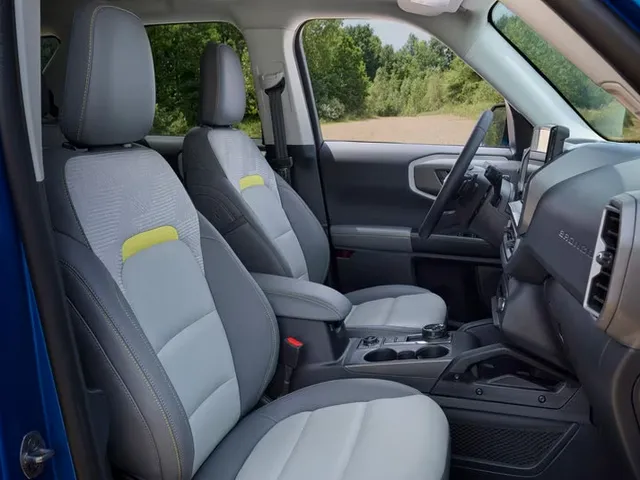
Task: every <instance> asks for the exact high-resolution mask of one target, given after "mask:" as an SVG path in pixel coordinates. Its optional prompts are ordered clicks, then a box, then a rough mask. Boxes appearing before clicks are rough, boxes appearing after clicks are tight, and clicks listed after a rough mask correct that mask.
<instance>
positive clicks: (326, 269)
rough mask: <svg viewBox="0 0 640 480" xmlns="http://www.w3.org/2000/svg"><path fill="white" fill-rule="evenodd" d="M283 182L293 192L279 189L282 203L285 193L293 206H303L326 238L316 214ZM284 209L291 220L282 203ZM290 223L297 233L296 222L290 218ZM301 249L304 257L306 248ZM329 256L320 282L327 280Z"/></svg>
mask: <svg viewBox="0 0 640 480" xmlns="http://www.w3.org/2000/svg"><path fill="white" fill-rule="evenodd" d="M280 178H281V179H282V177H280ZM282 182H283V183H284V184H286V186H287V187H288V188H289V190H291V191H289V190H287V189H286V188H285V187H283V190H282V192H280V191H279V188H278V191H279V193H280V194H281V195H280V203H282V193H285V194H287V195H288V196H289V197H290V198H291V199H293V200H294V201H293V202H292V204H293V205H294V206H297V205H302V208H303V210H306V212H307V214H308V215H310V216H311V217H312V218H314V219H315V220H316V222H317V224H316V226H317V229H319V230H320V231H321V232H322V233H321V234H322V235H325V237H326V234H325V232H324V229H323V228H322V225H320V222H319V221H318V218H317V217H316V216H315V214H314V213H313V212H312V211H311V209H310V208H309V206H308V205H307V204H306V203H305V201H304V200H302V198H301V197H300V196H298V194H297V193H296V192H295V190H293V189H292V188H291V187H290V186H289V184H288V183H286V182H285V181H284V179H282ZM277 183H278V182H277V181H276V187H278V185H277ZM296 197H298V198H296ZM298 200H300V201H298ZM282 209H283V210H284V213H285V215H286V216H287V218H289V214H288V213H287V210H286V209H285V208H284V203H282ZM289 223H290V224H291V228H292V229H293V231H294V233H295V227H294V226H293V225H294V223H295V222H292V221H291V219H290V218H289ZM296 238H297V235H296ZM298 243H300V240H299V239H298ZM300 248H301V249H302V254H303V256H304V248H302V243H300ZM327 252H328V249H327ZM329 256H330V255H329V254H327V261H326V262H324V263H325V266H324V268H323V270H324V273H323V275H322V276H321V277H320V281H324V279H326V278H327V273H328V272H329ZM306 261H307V260H306V257H305V263H306ZM307 270H309V265H307ZM307 273H308V272H307ZM309 278H311V276H310V275H309Z"/></svg>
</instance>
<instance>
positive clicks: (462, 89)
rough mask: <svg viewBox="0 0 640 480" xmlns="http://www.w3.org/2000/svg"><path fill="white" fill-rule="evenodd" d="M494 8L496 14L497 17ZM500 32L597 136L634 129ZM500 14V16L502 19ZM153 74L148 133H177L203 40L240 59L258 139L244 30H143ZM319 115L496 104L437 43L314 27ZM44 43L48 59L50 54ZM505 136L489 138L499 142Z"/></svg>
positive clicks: (189, 115) (570, 74)
mask: <svg viewBox="0 0 640 480" xmlns="http://www.w3.org/2000/svg"><path fill="white" fill-rule="evenodd" d="M500 7H501V6H500V5H499V6H498V7H497V8H496V9H494V13H495V11H496V10H500ZM501 8H502V10H503V13H502V16H500V18H498V19H496V20H495V24H496V27H497V28H498V29H500V30H501V31H502V32H503V33H504V35H505V36H506V37H507V38H509V39H510V41H512V42H513V43H514V44H515V45H516V46H517V47H518V48H519V49H520V50H522V51H523V52H524V54H525V55H526V56H527V57H528V58H529V59H530V60H531V61H532V63H533V64H534V65H535V66H536V67H537V68H539V69H540V70H541V71H542V72H543V73H544V74H545V75H546V76H547V77H548V78H550V79H551V80H552V82H553V83H554V84H555V86H556V87H557V88H558V89H559V90H560V91H561V92H562V93H563V94H564V95H565V96H566V97H567V98H568V100H569V101H570V102H571V103H572V104H573V105H574V106H575V107H576V108H577V109H578V110H579V111H580V112H581V113H582V115H583V116H584V117H585V119H586V120H587V121H589V122H591V123H592V125H594V126H595V128H596V129H598V131H600V132H601V133H603V134H605V135H608V136H612V137H615V138H622V137H623V136H625V135H628V134H629V132H632V131H633V132H635V131H637V130H638V129H639V128H640V127H638V126H637V125H636V122H635V120H634V119H633V117H632V116H631V115H630V114H629V113H628V112H625V110H624V108H622V107H621V106H620V105H619V104H618V103H617V102H612V97H611V96H610V95H609V94H607V93H606V92H604V91H603V90H602V89H601V88H599V87H598V86H596V85H594V84H593V83H592V82H591V81H590V80H589V79H588V78H587V77H586V76H585V75H584V74H583V73H582V72H580V71H579V70H578V69H577V68H576V67H575V66H573V65H572V64H571V63H570V62H568V61H567V60H566V59H565V58H564V57H563V56H562V55H561V54H560V53H558V52H557V51H555V50H554V49H553V48H552V47H551V46H550V45H548V44H547V43H546V42H545V41H544V40H543V39H542V38H540V37H539V36H538V35H537V34H536V33H535V32H534V31H533V30H531V29H530V28H529V27H528V26H527V25H526V24H524V23H523V22H522V21H521V20H520V19H519V18H517V17H516V16H514V15H512V14H509V13H508V11H506V8H505V7H501ZM505 12H506V13H505ZM148 33H149V38H150V40H151V46H152V51H153V57H154V62H155V69H156V77H157V78H156V92H157V106H156V118H155V121H154V125H153V131H154V132H157V133H163V134H174V135H183V134H185V133H186V132H187V131H188V130H189V129H190V128H192V127H193V126H195V125H196V122H197V112H198V97H199V91H198V90H199V89H198V84H199V66H200V55H201V53H202V51H203V49H204V47H205V45H206V44H207V43H208V42H209V41H212V40H213V41H217V42H222V43H226V44H228V45H230V46H232V47H233V48H234V49H235V51H236V52H238V54H239V56H240V58H241V61H242V69H243V73H244V77H245V84H246V87H247V113H246V116H245V120H244V121H243V124H241V125H239V127H240V128H242V129H244V130H246V131H247V132H250V134H251V135H252V136H256V137H259V136H260V134H261V129H260V120H259V116H258V105H257V101H256V93H255V90H254V84H253V79H252V73H251V65H250V61H249V53H248V50H247V46H246V44H245V41H244V38H243V37H242V34H241V33H240V31H239V30H238V29H237V28H235V27H234V26H233V25H230V24H227V23H206V24H205V23H196V24H180V25H159V26H153V27H149V28H148ZM302 39H303V45H304V50H305V55H306V59H307V65H308V68H309V73H310V77H311V82H312V85H313V91H314V96H315V101H316V107H317V110H318V114H319V116H320V118H321V119H322V120H326V121H340V120H346V119H357V118H364V117H367V116H371V115H373V116H397V115H421V114H429V113H435V112H438V113H451V114H455V115H462V116H468V117H474V116H476V115H477V114H479V113H480V112H481V111H482V110H484V109H487V108H490V107H491V106H492V105H494V104H497V103H501V102H502V100H503V99H502V97H501V96H500V94H499V93H497V92H496V91H495V90H494V89H493V88H492V87H491V86H490V85H489V84H488V83H487V82H485V81H484V80H483V79H482V78H481V77H480V76H479V75H478V74H477V73H476V72H475V71H474V70H473V69H471V68H470V67H469V66H468V65H467V64H465V63H464V62H463V61H462V60H461V59H460V58H458V57H457V56H456V55H455V54H454V53H453V52H452V51H451V50H450V49H449V48H447V47H446V46H445V45H443V44H442V43H440V42H439V41H438V40H436V39H435V38H431V39H430V40H428V41H425V40H420V39H418V38H417V37H416V36H415V35H413V34H411V35H409V37H408V39H407V42H406V43H405V45H404V46H403V47H402V48H400V49H399V50H398V51H394V49H393V47H392V46H391V45H382V41H381V40H380V38H379V37H378V36H377V35H376V34H375V32H374V30H373V28H372V27H371V26H370V25H366V24H364V25H348V26H345V25H344V24H343V22H342V21H341V20H313V21H310V22H308V23H307V24H306V25H305V27H304V30H303V31H302ZM53 47H54V45H53V44H52V45H51V48H49V47H46V48H45V46H44V45H43V62H44V55H45V53H46V55H50V54H51V53H52V50H53ZM500 135H501V133H500V132H495V135H494V136H495V137H496V139H499V138H500Z"/></svg>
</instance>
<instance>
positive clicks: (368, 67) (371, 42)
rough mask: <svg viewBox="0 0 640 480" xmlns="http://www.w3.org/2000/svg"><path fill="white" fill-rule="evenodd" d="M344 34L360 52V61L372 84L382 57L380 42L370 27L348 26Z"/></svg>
mask: <svg viewBox="0 0 640 480" xmlns="http://www.w3.org/2000/svg"><path fill="white" fill-rule="evenodd" d="M344 30H345V33H346V34H347V35H349V36H350V37H351V38H352V39H353V41H354V43H355V44H356V46H358V48H360V50H361V51H362V60H363V61H364V69H365V71H366V72H367V77H369V80H370V81H372V82H373V79H374V78H375V77H376V72H377V71H378V68H379V67H380V62H381V58H380V57H381V55H382V40H380V37H378V36H377V35H376V34H375V33H374V32H373V28H372V27H371V25H368V24H367V25H350V26H348V27H345V29H344Z"/></svg>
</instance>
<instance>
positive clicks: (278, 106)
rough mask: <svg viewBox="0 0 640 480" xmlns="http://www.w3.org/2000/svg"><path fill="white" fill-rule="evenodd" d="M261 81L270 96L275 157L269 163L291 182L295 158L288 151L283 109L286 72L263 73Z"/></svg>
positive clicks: (265, 91)
mask: <svg viewBox="0 0 640 480" xmlns="http://www.w3.org/2000/svg"><path fill="white" fill-rule="evenodd" d="M260 83H261V86H262V89H263V90H264V93H266V94H267V97H269V110H270V112H271V128H272V129H273V144H274V147H275V157H274V158H272V159H271V161H269V164H270V165H271V168H273V169H274V170H275V171H276V172H277V173H278V174H279V175H280V176H281V177H282V178H283V179H284V180H285V181H286V182H287V183H288V184H291V167H292V166H293V159H292V158H291V157H290V156H289V153H288V152H287V132H286V129H285V124H284V111H283V109H282V92H283V91H284V88H285V85H286V82H285V78H284V73H283V72H277V73H272V74H268V75H261V76H260Z"/></svg>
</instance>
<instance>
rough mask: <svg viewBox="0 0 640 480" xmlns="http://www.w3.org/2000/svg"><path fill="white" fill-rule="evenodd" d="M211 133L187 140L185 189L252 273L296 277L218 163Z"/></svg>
mask: <svg viewBox="0 0 640 480" xmlns="http://www.w3.org/2000/svg"><path fill="white" fill-rule="evenodd" d="M210 130H211V129H210V128H207V127H200V128H196V129H193V130H192V131H190V132H189V133H188V134H187V136H186V137H185V140H184V151H183V156H182V159H183V170H184V179H185V186H186V189H187V191H188V193H189V195H190V196H191V199H192V201H193V203H194V205H195V207H196V209H197V210H198V211H199V212H200V213H201V214H202V215H204V217H205V218H206V219H207V220H208V221H209V222H210V223H211V224H212V225H213V227H214V228H215V229H216V230H218V231H219V232H220V233H222V235H223V236H224V238H225V240H226V241H227V242H228V243H229V245H230V246H231V248H232V249H233V251H234V252H236V254H237V255H238V257H239V258H240V260H241V261H242V263H243V264H244V265H245V266H246V267H247V268H248V269H249V270H251V271H255V272H264V273H272V274H275V275H284V276H288V277H289V276H292V272H291V269H290V267H289V264H288V263H287V262H286V260H285V259H284V258H283V256H282V255H281V253H280V252H279V251H278V250H277V249H276V248H275V246H274V245H273V244H272V242H271V241H270V240H269V237H268V236H267V234H266V232H265V231H264V227H263V226H262V224H261V223H260V221H259V219H258V218H256V216H255V214H254V213H253V211H252V210H251V208H249V206H248V205H247V204H246V202H245V200H244V199H243V198H242V197H241V196H240V194H239V193H238V191H237V189H235V188H234V187H233V186H232V185H231V182H230V181H229V179H228V178H227V175H226V174H225V172H224V170H223V169H222V167H221V166H220V162H219V161H218V160H217V159H216V153H215V151H214V149H213V148H212V147H211V143H210V142H209V138H208V132H209V131H210Z"/></svg>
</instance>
